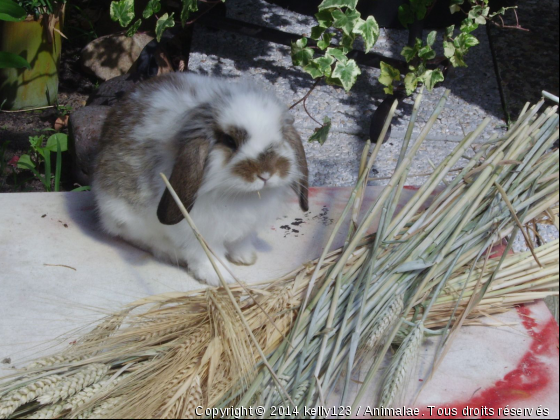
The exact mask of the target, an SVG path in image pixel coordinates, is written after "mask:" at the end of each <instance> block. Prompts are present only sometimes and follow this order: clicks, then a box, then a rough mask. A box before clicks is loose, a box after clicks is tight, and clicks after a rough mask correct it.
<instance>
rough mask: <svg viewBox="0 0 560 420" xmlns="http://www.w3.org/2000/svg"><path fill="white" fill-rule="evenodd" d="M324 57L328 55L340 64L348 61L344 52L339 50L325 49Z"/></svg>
mask: <svg viewBox="0 0 560 420" xmlns="http://www.w3.org/2000/svg"><path fill="white" fill-rule="evenodd" d="M326 55H330V56H331V57H334V58H336V59H337V60H338V61H340V62H342V63H346V62H347V61H348V57H346V54H344V51H342V50H341V49H340V48H327V52H326Z"/></svg>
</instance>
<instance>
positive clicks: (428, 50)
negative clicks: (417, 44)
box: [418, 45, 436, 60]
mask: <svg viewBox="0 0 560 420" xmlns="http://www.w3.org/2000/svg"><path fill="white" fill-rule="evenodd" d="M418 57H420V58H421V59H422V60H432V59H434V58H435V57H436V52H435V51H434V50H432V47H430V46H429V45H426V46H424V47H422V48H420V51H418Z"/></svg>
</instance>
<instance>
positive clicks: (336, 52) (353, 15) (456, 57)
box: [292, 0, 508, 95]
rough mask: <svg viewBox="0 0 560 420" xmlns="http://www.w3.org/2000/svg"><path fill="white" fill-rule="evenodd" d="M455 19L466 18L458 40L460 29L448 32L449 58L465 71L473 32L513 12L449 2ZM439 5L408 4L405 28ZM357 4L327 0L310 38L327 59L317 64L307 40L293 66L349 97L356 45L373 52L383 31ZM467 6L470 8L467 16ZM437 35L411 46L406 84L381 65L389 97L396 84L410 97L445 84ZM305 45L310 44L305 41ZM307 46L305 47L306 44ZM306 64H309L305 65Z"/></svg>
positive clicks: (402, 12)
mask: <svg viewBox="0 0 560 420" xmlns="http://www.w3.org/2000/svg"><path fill="white" fill-rule="evenodd" d="M450 2H451V3H450V11H451V12H452V13H458V12H461V13H464V14H465V19H464V21H463V23H462V24H461V26H460V28H459V31H458V32H459V33H458V34H457V35H456V36H455V32H456V28H455V26H454V25H453V26H450V27H448V28H447V29H446V31H445V35H444V38H443V47H444V50H445V56H446V57H447V58H448V59H449V61H450V63H451V65H453V66H454V67H466V63H465V60H464V57H465V55H466V54H467V52H468V50H469V49H470V48H471V47H473V46H475V45H478V43H479V42H478V40H477V39H476V37H475V36H474V35H472V34H471V32H472V31H474V30H475V29H477V28H478V26H479V25H484V24H486V22H487V20H490V19H492V18H493V17H495V16H497V15H498V14H504V13H505V12H506V10H507V9H508V8H502V9H500V10H498V11H497V12H495V13H490V6H489V0H450ZM433 4H434V0H409V3H407V4H404V5H402V6H400V7H399V20H400V22H401V23H402V25H403V26H404V27H408V25H409V24H411V23H414V22H415V21H416V20H422V19H424V18H425V17H426V15H427V13H428V11H429V9H430V7H431V6H433ZM357 5H358V1H357V0H325V1H323V2H322V3H321V4H320V5H319V12H318V13H317V14H316V15H315V17H316V20H317V26H315V27H313V28H312V30H311V38H312V39H313V40H315V41H316V42H317V48H318V49H319V50H321V51H325V52H324V55H323V56H322V57H319V58H314V57H315V53H316V52H317V51H316V50H314V49H313V48H311V47H310V46H307V40H306V38H302V39H301V40H298V41H296V42H295V43H294V44H293V46H292V58H293V63H294V65H296V66H300V67H302V68H303V70H304V71H306V72H307V73H309V74H310V75H311V77H313V78H314V79H317V78H320V77H324V78H325V81H326V82H327V83H329V84H334V85H339V86H343V87H344V89H345V90H346V91H349V90H350V89H351V88H352V86H353V85H354V84H355V83H356V79H357V76H358V75H359V74H360V69H359V68H358V66H357V65H356V62H355V61H354V60H352V59H349V58H348V53H349V52H350V51H351V50H352V47H353V45H354V42H355V40H356V38H357V37H358V36H360V37H361V38H362V39H363V41H364V44H365V50H366V52H369V51H371V49H372V48H373V47H374V46H375V43H376V42H377V39H378V38H379V26H378V24H377V22H376V21H375V18H374V17H373V16H368V17H367V19H365V20H364V19H363V18H362V17H361V15H360V12H359V11H358V10H357V9H356V8H357ZM462 6H470V9H469V10H468V11H466V10H463V7H462ZM436 38H437V32H435V31H433V32H430V33H429V34H428V36H427V38H426V40H425V41H423V40H420V39H416V43H415V44H414V45H413V46H406V47H405V48H404V49H403V50H402V52H401V55H402V56H403V57H404V59H405V60H406V62H407V63H408V64H409V72H408V73H407V74H406V75H405V76H404V79H401V75H400V72H399V70H397V69H395V68H394V67H392V66H390V65H389V64H387V63H382V64H381V74H380V76H379V82H380V83H381V84H382V85H384V86H385V92H386V93H388V94H392V93H393V91H394V84H395V83H396V84H399V83H402V84H404V87H405V89H406V92H407V94H408V95H410V94H412V92H414V91H415V90H416V88H417V87H418V85H419V84H424V85H425V86H426V87H427V88H428V90H432V89H433V87H434V86H435V85H436V83H439V82H442V81H443V80H444V76H443V72H442V71H441V69H430V68H429V65H428V64H429V61H430V60H433V59H434V58H436V52H435V51H434V49H433V47H434V44H435V42H436ZM304 40H305V41H304ZM302 41H304V42H302ZM302 58H304V59H302Z"/></svg>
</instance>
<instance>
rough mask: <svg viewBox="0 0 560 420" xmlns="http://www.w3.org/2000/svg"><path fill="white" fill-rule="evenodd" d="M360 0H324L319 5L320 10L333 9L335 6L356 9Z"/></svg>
mask: <svg viewBox="0 0 560 420" xmlns="http://www.w3.org/2000/svg"><path fill="white" fill-rule="evenodd" d="M357 4H358V0H323V2H322V3H321V4H320V5H319V10H325V9H332V8H333V7H340V8H342V7H348V8H349V9H352V10H356V5H357Z"/></svg>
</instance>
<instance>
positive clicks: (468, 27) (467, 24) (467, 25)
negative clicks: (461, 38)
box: [461, 19, 478, 34]
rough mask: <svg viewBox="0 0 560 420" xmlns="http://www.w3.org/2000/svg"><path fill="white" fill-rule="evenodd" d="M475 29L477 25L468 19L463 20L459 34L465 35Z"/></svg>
mask: <svg viewBox="0 0 560 420" xmlns="http://www.w3.org/2000/svg"><path fill="white" fill-rule="evenodd" d="M476 29H478V24H477V23H475V22H473V21H472V20H470V19H465V20H464V21H463V22H462V23H461V32H464V33H466V34H468V33H470V32H472V31H475V30H476Z"/></svg>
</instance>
